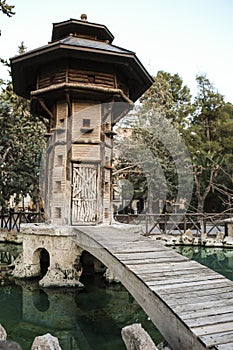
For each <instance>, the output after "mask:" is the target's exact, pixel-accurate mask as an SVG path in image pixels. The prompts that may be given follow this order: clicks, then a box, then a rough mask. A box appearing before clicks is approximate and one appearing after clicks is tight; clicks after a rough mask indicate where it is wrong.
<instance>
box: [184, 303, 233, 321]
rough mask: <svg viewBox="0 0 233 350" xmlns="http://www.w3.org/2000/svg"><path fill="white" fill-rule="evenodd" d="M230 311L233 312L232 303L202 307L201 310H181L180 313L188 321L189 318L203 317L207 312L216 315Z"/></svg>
mask: <svg viewBox="0 0 233 350" xmlns="http://www.w3.org/2000/svg"><path fill="white" fill-rule="evenodd" d="M228 312H233V306H232V305H228V306H225V307H221V306H218V305H216V306H215V307H214V308H213V307H212V306H211V307H210V308H204V309H203V308H202V309H201V310H191V311H189V312H187V311H186V312H185V311H183V312H179V315H180V316H181V317H182V319H183V320H185V321H186V320H188V319H192V318H197V317H202V316H205V315H207V314H208V315H210V316H214V315H220V314H224V313H228Z"/></svg>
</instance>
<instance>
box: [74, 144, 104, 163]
mask: <svg viewBox="0 0 233 350" xmlns="http://www.w3.org/2000/svg"><path fill="white" fill-rule="evenodd" d="M71 159H72V161H77V162H79V161H82V162H87V161H91V162H95V161H96V162H100V160H101V154H100V146H99V145H91V144H87V145H83V144H79V145H72V147H71Z"/></svg>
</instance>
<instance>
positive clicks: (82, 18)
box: [80, 13, 87, 21]
mask: <svg viewBox="0 0 233 350" xmlns="http://www.w3.org/2000/svg"><path fill="white" fill-rule="evenodd" d="M80 18H81V20H82V21H86V20H87V15H86V14H85V13H82V14H81V16H80Z"/></svg>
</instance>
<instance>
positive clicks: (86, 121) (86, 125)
mask: <svg viewBox="0 0 233 350" xmlns="http://www.w3.org/2000/svg"><path fill="white" fill-rule="evenodd" d="M90 126H91V120H90V119H83V127H84V128H90Z"/></svg>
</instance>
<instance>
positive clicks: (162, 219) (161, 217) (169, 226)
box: [115, 213, 233, 236]
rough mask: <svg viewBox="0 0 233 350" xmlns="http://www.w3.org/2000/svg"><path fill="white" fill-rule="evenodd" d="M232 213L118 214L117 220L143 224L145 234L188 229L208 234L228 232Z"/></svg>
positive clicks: (172, 232)
mask: <svg viewBox="0 0 233 350" xmlns="http://www.w3.org/2000/svg"><path fill="white" fill-rule="evenodd" d="M232 216H233V214H230V213H220V214H216V213H214V214H213V213H210V214H209V213H205V214H197V213H185V214H182V213H180V214H172V215H171V214H170V215H168V214H138V215H134V214H125V215H124V214H118V215H115V220H116V221H119V222H122V223H127V224H133V225H141V227H142V229H143V232H144V234H146V235H149V234H165V233H166V234H181V235H182V234H184V233H185V232H186V231H187V230H188V229H189V230H191V231H192V233H193V234H195V235H197V236H198V235H200V234H202V233H206V234H207V235H208V236H210V235H216V234H217V233H218V232H224V233H225V232H226V227H225V222H224V220H225V219H228V218H230V217H232Z"/></svg>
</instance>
